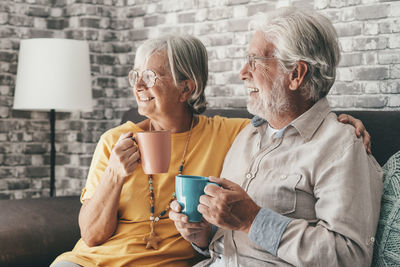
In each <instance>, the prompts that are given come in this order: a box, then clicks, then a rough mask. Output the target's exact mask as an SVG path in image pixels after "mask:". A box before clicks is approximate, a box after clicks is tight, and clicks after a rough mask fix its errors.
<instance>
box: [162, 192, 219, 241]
mask: <svg viewBox="0 0 400 267" xmlns="http://www.w3.org/2000/svg"><path fill="white" fill-rule="evenodd" d="M170 207H171V211H170V212H169V218H170V219H171V220H173V221H174V223H175V227H176V229H177V230H178V231H179V233H181V235H182V237H183V238H184V239H185V240H187V241H189V242H192V243H194V244H195V245H196V246H198V247H200V248H206V247H208V241H209V238H210V235H211V224H209V223H208V222H206V221H205V220H204V219H203V221H201V222H198V223H191V222H189V218H188V216H186V215H185V214H183V213H180V211H181V205H179V203H178V201H176V200H174V201H172V202H171V205H170Z"/></svg>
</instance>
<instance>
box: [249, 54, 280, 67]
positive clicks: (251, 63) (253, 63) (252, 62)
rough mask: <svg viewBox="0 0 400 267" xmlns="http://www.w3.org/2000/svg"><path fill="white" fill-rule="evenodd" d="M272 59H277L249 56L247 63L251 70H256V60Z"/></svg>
mask: <svg viewBox="0 0 400 267" xmlns="http://www.w3.org/2000/svg"><path fill="white" fill-rule="evenodd" d="M270 59H275V57H257V56H254V55H247V56H246V63H247V64H249V66H250V69H251V70H254V69H255V67H256V60H270Z"/></svg>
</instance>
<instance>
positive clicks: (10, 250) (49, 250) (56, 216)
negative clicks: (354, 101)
mask: <svg viewBox="0 0 400 267" xmlns="http://www.w3.org/2000/svg"><path fill="white" fill-rule="evenodd" d="M342 112H345V113H348V114H351V115H353V116H355V117H357V118H359V119H361V120H362V121H363V122H364V124H365V126H366V128H367V129H368V131H369V132H370V133H371V135H372V153H373V155H374V156H375V158H376V159H377V161H378V162H379V163H380V164H381V165H383V164H384V163H385V162H386V161H387V160H388V159H389V157H390V156H391V155H393V154H394V153H395V152H397V151H399V150H400V111H342ZM337 113H339V112H337ZM205 114H206V115H208V116H212V115H216V114H217V115H221V116H227V117H246V118H250V117H251V115H250V114H248V113H247V111H246V110H245V109H213V110H208V111H207V112H206V113H205ZM141 119H143V117H141V116H139V115H138V113H137V111H136V109H131V110H129V111H127V112H126V113H125V114H124V115H123V118H122V122H125V121H127V120H131V121H134V122H137V121H140V120H141ZM79 209H80V202H79V197H78V196H75V197H55V198H44V199H25V200H0V214H1V215H0V266H8V267H12V266H48V265H49V264H50V263H51V262H52V261H53V260H54V258H55V257H56V256H57V255H59V254H61V253H62V252H64V251H68V250H71V249H72V248H73V246H74V244H75V243H76V241H77V240H78V239H79V237H80V233H79V227H78V213H79Z"/></svg>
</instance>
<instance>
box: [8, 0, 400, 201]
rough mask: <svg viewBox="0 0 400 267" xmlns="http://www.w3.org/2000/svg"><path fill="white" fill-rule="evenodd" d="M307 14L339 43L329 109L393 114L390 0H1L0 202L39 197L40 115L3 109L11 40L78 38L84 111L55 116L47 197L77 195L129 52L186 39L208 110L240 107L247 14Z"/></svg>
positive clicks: (44, 184) (119, 104)
mask: <svg viewBox="0 0 400 267" xmlns="http://www.w3.org/2000/svg"><path fill="white" fill-rule="evenodd" d="M286 5H294V6H301V7H313V6H315V8H316V9H318V10H320V11H321V12H323V13H325V14H327V15H328V16H329V18H331V19H332V21H333V22H334V25H335V27H336V28H337V30H338V33H339V36H340V42H341V47H342V51H343V59H342V61H341V64H340V68H339V70H338V80H337V82H336V84H335V85H334V88H333V89H332V91H331V94H330V96H329V100H330V103H331V105H332V106H333V107H334V108H354V109H386V110H388V109H399V107H400V94H399V92H400V85H399V84H400V83H399V80H400V64H399V63H400V53H399V52H400V35H399V32H400V26H399V25H400V1H382V0H381V1H378V0H349V1H344V0H343V1H338V0H315V3H314V0H279V1H276V0H270V1H260V0H225V1H215V0H180V1H176V0H152V1H146V0H57V1H54V0H13V1H11V0H8V1H5V0H1V1H0V199H1V198H32V197H43V196H48V195H49V151H50V145H49V135H50V133H49V132H50V130H49V122H48V120H49V114H48V112H37V111H33V112H28V111H15V110H12V105H13V95H14V87H15V76H16V70H17V61H18V58H17V57H18V49H19V43H20V40H21V39H26V38H34V37H50V38H55V37H57V38H72V39H84V40H88V42H89V45H90V51H91V70H92V77H93V96H94V102H95V105H94V111H93V112H90V113H81V112H73V113H61V112H58V113H57V121H56V150H57V159H56V165H57V166H56V188H57V190H56V195H79V194H80V191H81V189H82V187H83V186H84V183H85V179H86V175H87V171H88V166H89V164H90V161H91V156H92V153H93V151H94V148H95V145H96V142H97V140H98V138H99V136H100V135H101V133H103V132H104V131H105V130H106V129H109V128H111V127H113V126H115V125H117V124H118V123H119V119H120V117H121V114H122V113H123V112H124V111H125V110H127V109H128V108H130V107H133V106H135V105H136V104H135V101H134V98H133V95H132V92H131V90H130V88H129V87H128V82H127V79H126V75H127V73H128V70H129V68H130V67H131V65H132V62H133V59H134V55H135V50H136V48H137V46H138V45H139V44H140V43H142V42H143V41H144V40H146V39H147V38H152V37H156V36H159V35H161V34H164V33H189V34H194V35H196V36H198V37H199V38H200V39H201V40H202V41H203V42H204V43H205V44H206V46H207V49H208V51H209V61H210V80H209V84H208V87H207V97H208V102H209V107H244V106H245V105H246V91H245V90H244V88H243V86H242V83H241V81H240V80H239V78H238V73H239V70H240V68H241V67H242V64H243V60H242V56H243V55H244V54H245V53H246V47H247V43H248V42H249V40H250V37H251V35H250V33H249V32H248V31H247V23H248V21H249V19H250V16H252V15H254V14H256V13H257V12H260V11H268V10H272V9H275V8H276V7H279V6H286Z"/></svg>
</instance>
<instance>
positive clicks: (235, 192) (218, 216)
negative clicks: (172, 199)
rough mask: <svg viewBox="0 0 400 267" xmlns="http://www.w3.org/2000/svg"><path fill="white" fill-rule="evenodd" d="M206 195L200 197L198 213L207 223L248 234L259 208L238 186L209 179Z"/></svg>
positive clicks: (227, 181) (212, 178)
mask: <svg viewBox="0 0 400 267" xmlns="http://www.w3.org/2000/svg"><path fill="white" fill-rule="evenodd" d="M209 180H210V182H215V183H218V184H219V185H221V186H222V187H218V186H216V185H207V186H206V187H205V189H204V192H205V193H206V195H202V196H201V197H200V204H199V206H198V211H199V212H200V213H201V214H203V217H204V219H206V220H207V221H208V222H210V223H212V224H214V225H216V226H218V227H220V228H225V229H230V230H238V231H243V232H246V233H248V232H249V231H250V228H251V225H252V223H253V221H254V218H255V217H256V216H257V214H258V212H259V211H260V209H261V208H260V207H259V206H258V205H257V204H256V203H255V202H254V201H253V200H252V199H251V198H250V197H249V195H248V194H247V193H246V191H244V190H243V189H242V188H241V187H240V186H239V185H237V184H235V183H234V182H231V181H229V180H227V179H224V178H215V177H212V176H211V177H209Z"/></svg>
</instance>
